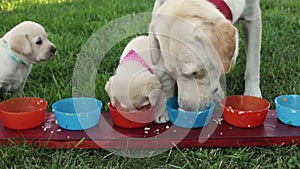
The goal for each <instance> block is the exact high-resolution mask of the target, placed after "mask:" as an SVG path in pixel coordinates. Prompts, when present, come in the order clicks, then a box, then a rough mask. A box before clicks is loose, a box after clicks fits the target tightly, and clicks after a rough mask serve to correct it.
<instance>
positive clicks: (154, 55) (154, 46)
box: [149, 23, 161, 65]
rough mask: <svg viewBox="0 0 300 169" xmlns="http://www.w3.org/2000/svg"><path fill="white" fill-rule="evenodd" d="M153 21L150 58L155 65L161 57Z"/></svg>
mask: <svg viewBox="0 0 300 169" xmlns="http://www.w3.org/2000/svg"><path fill="white" fill-rule="evenodd" d="M153 25H154V24H153V23H150V26H149V41H150V42H149V44H150V58H151V62H152V64H153V65H155V64H156V63H157V61H158V60H159V58H160V57H161V56H160V55H161V52H160V45H159V42H158V40H157V38H156V36H155V34H154V29H153Z"/></svg>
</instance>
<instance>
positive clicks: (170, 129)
mask: <svg viewBox="0 0 300 169" xmlns="http://www.w3.org/2000/svg"><path fill="white" fill-rule="evenodd" d="M215 120H216V119H214V118H212V121H211V123H210V124H209V125H208V126H205V127H204V128H202V129H184V128H180V127H176V126H174V125H172V124H171V123H167V124H154V123H153V124H152V125H150V126H148V127H147V128H140V129H123V128H119V127H117V126H114V125H113V123H112V121H111V118H110V115H109V113H102V115H101V117H100V122H99V124H98V125H97V126H95V127H93V128H91V129H88V130H85V131H69V130H64V129H61V128H60V127H59V126H57V125H56V124H55V117H54V114H53V113H47V117H46V119H45V122H47V123H51V124H52V126H51V128H47V130H46V131H45V129H44V128H43V127H44V125H45V124H43V125H42V126H39V127H36V128H33V129H28V130H12V129H8V128H6V127H4V126H3V124H2V123H0V141H1V142H0V143H1V144H2V145H5V144H9V143H16V144H21V143H24V142H27V143H29V144H32V143H34V144H35V145H37V146H44V147H47V148H54V149H70V148H86V149H101V148H102V149H168V148H171V147H174V146H175V145H176V146H177V147H179V148H191V147H243V146H260V147H264V146H271V145H283V146H285V145H291V144H296V145H299V144H300V127H292V126H289V125H285V124H283V123H281V122H280V121H279V120H278V119H277V115H276V111H274V110H272V111H270V112H269V113H268V115H267V118H266V120H265V123H264V125H262V126H260V127H256V128H237V127H232V126H230V125H228V124H227V123H226V122H225V121H224V120H223V121H222V124H217V123H216V121H215Z"/></svg>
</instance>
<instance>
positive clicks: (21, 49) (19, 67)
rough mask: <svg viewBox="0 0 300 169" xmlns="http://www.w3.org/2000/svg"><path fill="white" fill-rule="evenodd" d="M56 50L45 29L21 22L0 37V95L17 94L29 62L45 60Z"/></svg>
mask: <svg viewBox="0 0 300 169" xmlns="http://www.w3.org/2000/svg"><path fill="white" fill-rule="evenodd" d="M55 53H56V47H55V46H54V44H53V43H52V42H50V41H49V39H48V36H47V33H46V31H45V29H44V28H43V27H42V26H41V25H40V24H38V23H35V22H31V21H25V22H22V23H20V24H18V25H17V26H15V27H14V28H12V29H11V30H10V31H9V32H7V33H6V34H5V35H4V36H3V37H2V38H0V97H1V96H3V95H5V94H6V93H8V92H15V94H17V95H20V93H21V87H22V85H24V84H25V82H26V78H27V76H28V75H29V73H30V70H31V67H32V64H36V63H40V62H41V61H44V60H48V59H50V58H51V57H52V56H54V55H55Z"/></svg>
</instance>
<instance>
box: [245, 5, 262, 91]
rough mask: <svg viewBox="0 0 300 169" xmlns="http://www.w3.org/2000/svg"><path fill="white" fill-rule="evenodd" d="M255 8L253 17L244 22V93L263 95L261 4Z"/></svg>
mask: <svg viewBox="0 0 300 169" xmlns="http://www.w3.org/2000/svg"><path fill="white" fill-rule="evenodd" d="M254 8H255V10H253V11H254V12H253V14H252V17H250V19H249V20H246V21H245V22H244V23H243V30H244V35H245V40H246V57H247V62H246V72H245V92H244V94H245V95H251V96H257V97H261V91H260V87H259V83H260V49H261V34H262V23H261V12H260V8H259V6H258V7H254Z"/></svg>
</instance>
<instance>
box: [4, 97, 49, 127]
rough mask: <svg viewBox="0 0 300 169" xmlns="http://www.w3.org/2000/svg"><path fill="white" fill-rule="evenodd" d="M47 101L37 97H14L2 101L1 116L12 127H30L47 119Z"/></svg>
mask: <svg viewBox="0 0 300 169" xmlns="http://www.w3.org/2000/svg"><path fill="white" fill-rule="evenodd" d="M47 104H48V103H47V101H46V100H44V99H41V98H35V97H22V98H13V99H9V100H6V101H4V102H2V103H0V117H1V119H2V123H3V124H4V126H6V127H8V128H11V129H30V128H34V127H37V126H39V125H41V124H42V123H43V122H44V120H45V113H46V108H47Z"/></svg>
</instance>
